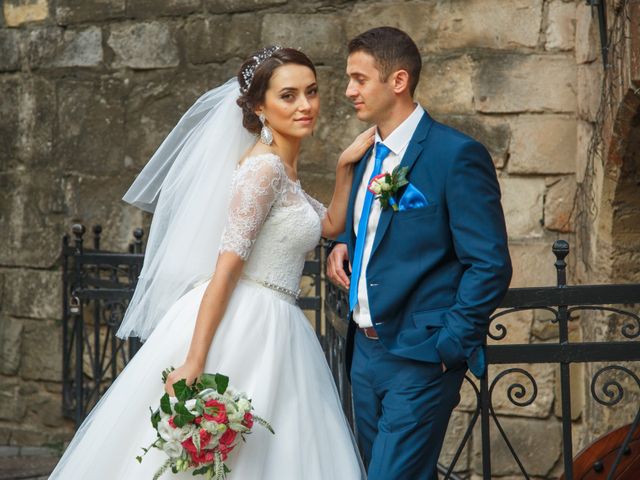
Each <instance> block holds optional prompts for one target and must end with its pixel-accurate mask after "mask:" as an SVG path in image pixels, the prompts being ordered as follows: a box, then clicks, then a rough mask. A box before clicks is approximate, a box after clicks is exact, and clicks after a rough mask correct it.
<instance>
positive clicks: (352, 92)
mask: <svg viewBox="0 0 640 480" xmlns="http://www.w3.org/2000/svg"><path fill="white" fill-rule="evenodd" d="M347 75H348V77H349V84H348V85H347V91H346V92H345V95H346V96H347V97H348V98H349V100H351V101H352V102H353V106H354V107H355V109H356V115H357V117H358V119H360V120H362V121H365V122H369V123H378V122H379V120H380V119H382V118H384V116H385V115H386V114H387V113H388V112H389V111H390V109H391V108H392V106H393V102H394V101H395V95H394V93H393V88H392V86H391V82H389V81H388V79H387V81H385V82H383V81H382V80H381V78H382V75H381V74H380V70H378V68H377V67H376V61H375V59H374V58H373V56H371V55H370V54H368V53H366V52H353V53H352V54H351V55H349V58H348V59H347Z"/></svg>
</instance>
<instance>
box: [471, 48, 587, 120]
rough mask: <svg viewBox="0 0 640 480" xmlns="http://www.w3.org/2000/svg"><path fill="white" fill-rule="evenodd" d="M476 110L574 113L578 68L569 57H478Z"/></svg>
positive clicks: (510, 55)
mask: <svg viewBox="0 0 640 480" xmlns="http://www.w3.org/2000/svg"><path fill="white" fill-rule="evenodd" d="M476 58H477V62H478V68H477V72H476V75H475V77H474V81H473V83H474V101H475V107H476V108H477V109H478V110H480V111H482V112H512V113H519V112H574V111H575V110H576V94H575V92H576V65H575V60H574V58H573V56H570V55H535V54H532V55H522V54H515V53H503V54H500V55H498V54H494V53H492V54H478V55H477V57H476Z"/></svg>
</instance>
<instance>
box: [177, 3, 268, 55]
mask: <svg viewBox="0 0 640 480" xmlns="http://www.w3.org/2000/svg"><path fill="white" fill-rule="evenodd" d="M259 38H260V24H259V23H256V18H255V15H253V14H236V15H232V16H229V15H216V16H212V17H205V18H194V19H192V20H190V21H189V22H188V23H187V28H186V49H187V59H188V60H189V62H191V63H195V64H200V63H210V62H220V61H225V60H228V59H230V58H232V57H240V58H242V59H244V58H246V57H248V56H249V55H250V54H252V53H253V52H255V51H256V50H258V49H259V48H260V45H259V44H258V39H259Z"/></svg>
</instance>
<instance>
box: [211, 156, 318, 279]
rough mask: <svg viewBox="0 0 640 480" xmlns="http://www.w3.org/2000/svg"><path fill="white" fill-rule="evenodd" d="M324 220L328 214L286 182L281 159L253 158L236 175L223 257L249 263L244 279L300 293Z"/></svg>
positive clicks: (296, 187)
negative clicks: (229, 255) (231, 255)
mask: <svg viewBox="0 0 640 480" xmlns="http://www.w3.org/2000/svg"><path fill="white" fill-rule="evenodd" d="M325 214H326V208H325V207H324V206H323V205H322V204H321V203H320V202H318V201H317V200H315V199H314V198H312V197H310V196H309V195H307V194H306V193H305V192H304V191H303V190H302V187H301V186H300V183H299V182H294V181H293V180H291V179H290V178H289V177H288V176H287V174H286V172H285V169H284V165H283V163H282V161H281V160H280V158H279V157H278V156H276V155H273V154H264V155H258V156H255V157H249V158H247V159H246V160H245V161H244V162H243V163H242V164H241V165H240V166H238V168H237V169H236V171H235V173H234V177H233V182H232V185H231V203H230V207H229V219H228V221H227V225H226V228H225V232H224V234H223V237H222V243H221V247H220V251H229V252H234V253H236V254H237V255H239V256H240V257H241V258H242V259H243V260H246V264H245V266H244V270H243V274H244V275H245V276H247V277H249V278H252V279H255V280H259V281H266V282H269V283H272V284H274V285H279V286H281V287H284V288H287V289H289V290H293V291H297V290H298V288H299V284H300V276H301V275H302V269H303V268H304V261H305V256H306V254H307V252H309V251H310V250H312V249H313V248H314V247H315V246H316V245H317V243H318V241H319V240H320V234H321V232H322V226H321V219H322V218H323V217H324V216H325Z"/></svg>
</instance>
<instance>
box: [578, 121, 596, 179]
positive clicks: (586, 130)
mask: <svg viewBox="0 0 640 480" xmlns="http://www.w3.org/2000/svg"><path fill="white" fill-rule="evenodd" d="M592 136H593V124H592V123H590V122H584V121H581V120H578V124H577V138H576V144H577V145H576V181H577V182H578V183H582V182H583V181H584V176H585V174H586V171H587V163H588V159H589V145H590V144H591V137H592Z"/></svg>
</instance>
